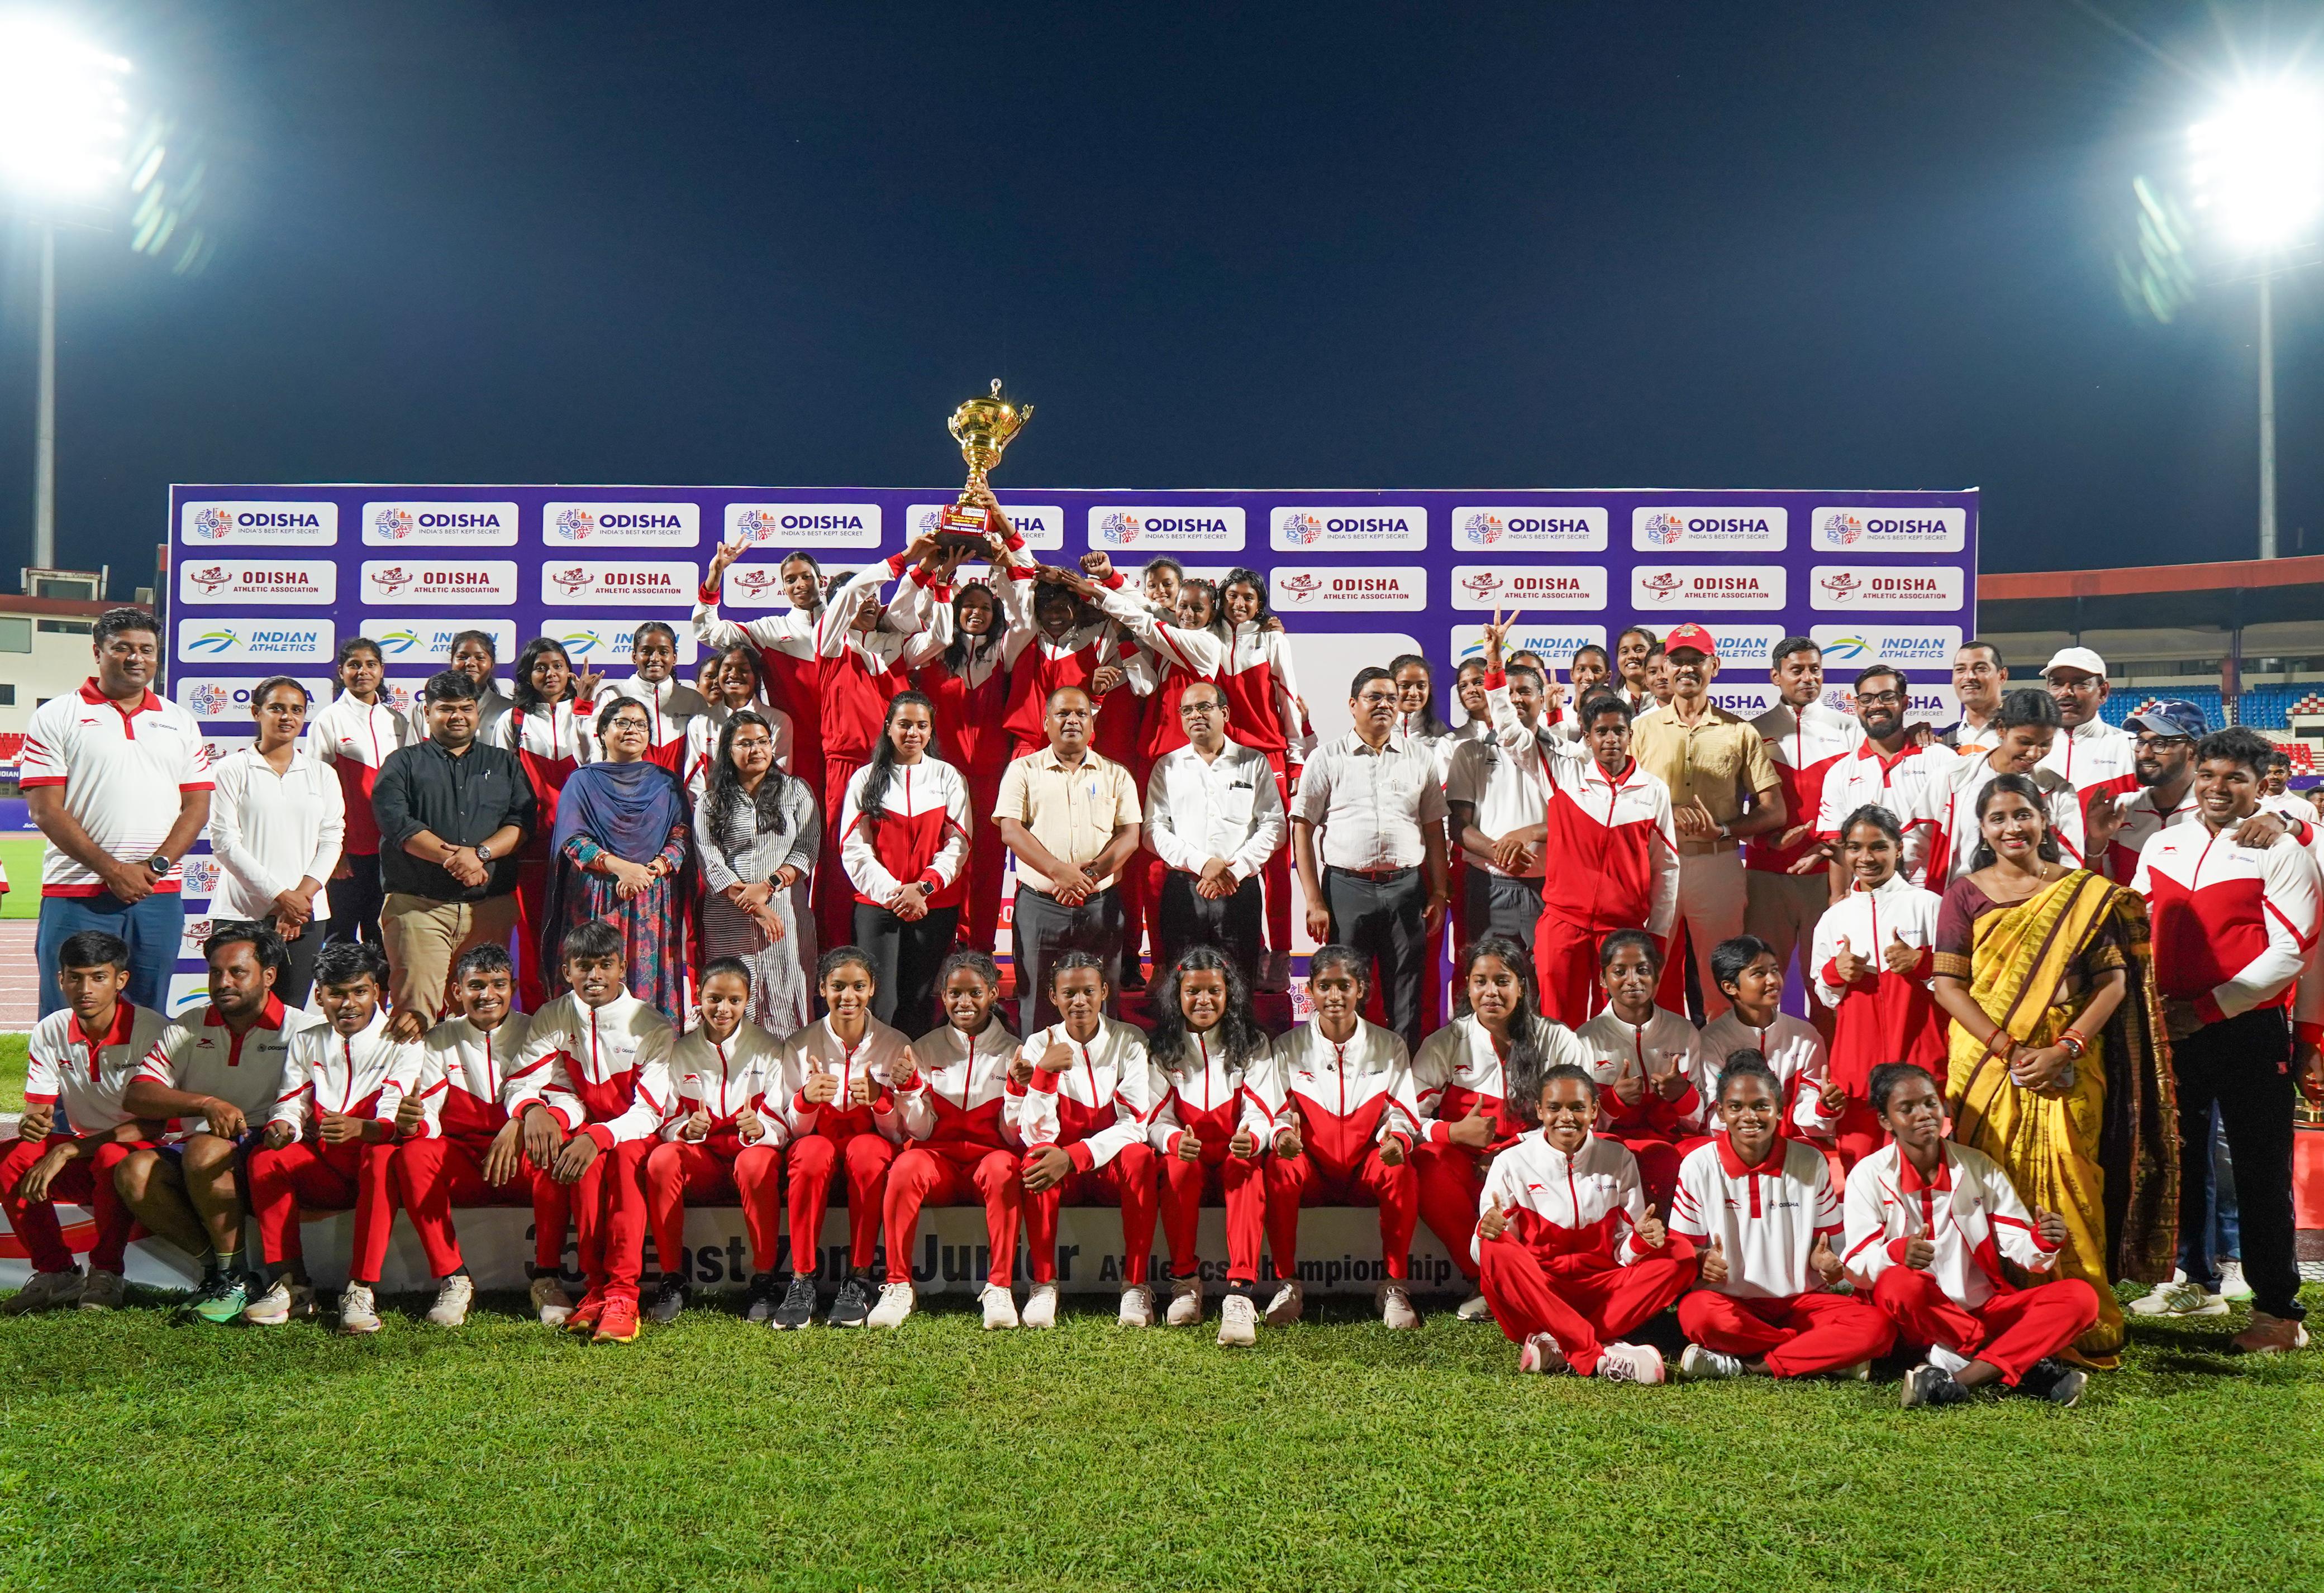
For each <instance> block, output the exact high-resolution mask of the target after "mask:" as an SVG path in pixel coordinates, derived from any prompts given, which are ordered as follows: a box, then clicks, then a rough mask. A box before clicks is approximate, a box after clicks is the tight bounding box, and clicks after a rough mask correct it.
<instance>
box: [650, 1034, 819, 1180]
mask: <svg viewBox="0 0 2324 1593" xmlns="http://www.w3.org/2000/svg"><path fill="white" fill-rule="evenodd" d="M669 1073H670V1078H671V1081H672V1083H671V1091H672V1092H673V1094H674V1095H675V1096H676V1098H677V1099H676V1100H675V1101H674V1102H673V1103H672V1105H671V1107H670V1110H669V1118H668V1119H666V1120H665V1121H664V1122H663V1124H662V1126H661V1137H663V1138H664V1139H686V1138H687V1132H686V1126H687V1122H688V1121H689V1120H690V1119H692V1118H693V1116H694V1113H695V1110H696V1108H700V1109H701V1110H703V1111H705V1112H706V1113H708V1114H709V1117H710V1132H709V1133H708V1134H707V1135H705V1137H703V1138H702V1139H700V1140H694V1141H691V1142H690V1143H694V1144H703V1143H715V1144H716V1145H717V1146H719V1148H721V1149H727V1148H739V1146H740V1143H741V1141H740V1138H739V1137H738V1135H737V1131H736V1122H737V1120H738V1119H740V1118H741V1117H742V1114H743V1113H744V1112H749V1113H750V1114H751V1115H752V1117H754V1118H756V1119H759V1121H760V1123H761V1125H763V1126H764V1128H766V1133H765V1134H764V1135H763V1136H761V1137H760V1138H758V1139H756V1140H753V1141H752V1144H754V1145H771V1146H781V1145H786V1144H788V1143H789V1141H790V1125H789V1123H788V1122H787V1121H786V1120H785V1119H784V1117H783V1110H782V1087H783V1047H782V1042H781V1041H779V1040H778V1039H776V1038H775V1037H774V1036H772V1035H770V1034H769V1033H768V1032H767V1031H766V1030H765V1029H763V1028H761V1027H759V1026H758V1025H757V1024H755V1023H752V1021H751V1020H750V1019H749V1018H747V1017H746V1018H744V1019H743V1020H742V1022H741V1023H739V1024H737V1025H735V1026H734V1032H733V1034H731V1035H729V1036H726V1037H725V1038H724V1040H714V1039H712V1038H711V1037H710V1034H709V1031H708V1030H706V1029H705V1028H704V1027H702V1026H701V1025H699V1024H696V1026H695V1027H692V1028H690V1029H688V1030H687V1031H686V1033H684V1034H683V1035H680V1036H678V1044H677V1045H675V1046H674V1047H673V1048H672V1049H671V1052H670V1061H669Z"/></svg>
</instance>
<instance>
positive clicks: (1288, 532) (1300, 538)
mask: <svg viewBox="0 0 2324 1593" xmlns="http://www.w3.org/2000/svg"><path fill="white" fill-rule="evenodd" d="M1283 534H1284V535H1285V536H1286V537H1288V538H1290V539H1292V540H1293V541H1294V542H1296V543H1299V544H1300V545H1301V546H1303V547H1305V545H1306V544H1308V543H1310V542H1320V541H1322V540H1323V521H1322V520H1319V519H1318V518H1316V517H1315V516H1314V515H1312V514H1286V515H1285V516H1284V517H1283Z"/></svg>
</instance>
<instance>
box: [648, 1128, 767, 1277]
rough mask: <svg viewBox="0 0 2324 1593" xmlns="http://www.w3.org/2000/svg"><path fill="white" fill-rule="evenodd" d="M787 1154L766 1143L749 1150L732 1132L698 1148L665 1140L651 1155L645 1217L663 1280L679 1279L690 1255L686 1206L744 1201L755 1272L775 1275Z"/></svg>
mask: <svg viewBox="0 0 2324 1593" xmlns="http://www.w3.org/2000/svg"><path fill="white" fill-rule="evenodd" d="M782 1182H783V1153H782V1148H781V1147H780V1146H774V1145H769V1144H768V1143H767V1142H766V1141H764V1140H761V1141H760V1142H759V1143H758V1144H756V1145H744V1144H742V1142H741V1141H740V1140H739V1139H737V1138H736V1137H734V1136H733V1134H732V1133H726V1134H715V1135H713V1136H711V1137H710V1138H709V1139H707V1140H705V1141H703V1142H701V1143H699V1144H694V1143H688V1142H687V1141H684V1140H675V1139H672V1140H664V1141H663V1142H662V1143H661V1144H659V1145H657V1146H654V1147H653V1148H652V1149H651V1150H650V1151H648V1152H647V1153H646V1160H645V1192H646V1217H647V1220H648V1221H649V1222H650V1224H651V1225H652V1228H653V1239H654V1254H655V1256H656V1257H659V1259H660V1262H661V1270H662V1275H663V1276H664V1277H680V1276H683V1275H684V1273H685V1268H684V1266H682V1265H681V1264H680V1263H679V1261H678V1257H680V1256H681V1255H683V1254H685V1251H686V1202H688V1201H716V1200H734V1201H739V1202H741V1203H742V1228H743V1230H744V1231H745V1232H747V1233H748V1234H749V1235H750V1236H751V1270H752V1272H754V1273H757V1272H772V1271H773V1270H774V1269H775V1251H776V1248H777V1247H778V1244H779V1239H780V1232H779V1225H780V1221H781V1217H782Z"/></svg>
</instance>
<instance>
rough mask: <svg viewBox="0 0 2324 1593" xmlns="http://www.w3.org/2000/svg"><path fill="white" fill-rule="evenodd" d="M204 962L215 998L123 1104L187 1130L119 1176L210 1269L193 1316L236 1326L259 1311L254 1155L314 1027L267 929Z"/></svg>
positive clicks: (182, 1017) (190, 1017) (133, 1204)
mask: <svg viewBox="0 0 2324 1593" xmlns="http://www.w3.org/2000/svg"><path fill="white" fill-rule="evenodd" d="M202 959H203V961H204V962H208V964H209V1000H208V1002H207V1003H205V1004H202V1005H198V1006H193V1007H189V1008H186V1009H185V1010H184V1011H183V1012H181V1013H180V1014H179V1015H178V1017H176V1018H174V1019H173V1020H171V1024H170V1026H169V1027H167V1028H165V1029H163V1030H162V1031H161V1038H160V1039H159V1040H157V1041H155V1042H154V1043H153V1049H152V1051H150V1052H149V1053H147V1054H146V1056H145V1060H144V1061H143V1063H141V1064H138V1069H137V1076H136V1077H135V1078H134V1079H132V1080H131V1081H130V1082H129V1088H128V1089H127V1090H126V1091H124V1092H123V1095H122V1098H121V1104H122V1108H123V1110H126V1111H129V1112H132V1113H134V1114H135V1115H136V1116H138V1117H140V1118H146V1119H155V1120H161V1119H169V1118H176V1119H180V1120H181V1121H183V1122H184V1123H185V1124H186V1126H187V1129H188V1132H187V1134H186V1136H185V1138H184V1139H183V1140H182V1141H180V1142H179V1143H178V1144H175V1145H161V1146H155V1147H153V1148H152V1149H139V1150H134V1151H132V1152H130V1153H129V1155H128V1156H124V1158H122V1162H121V1165H120V1166H119V1167H117V1168H115V1171H114V1175H113V1178H114V1188H115V1189H116V1190H118V1191H119V1192H120V1193H121V1198H122V1201H123V1202H124V1203H125V1204H126V1205H127V1206H128V1207H129V1209H130V1210H131V1211H134V1212H136V1213H137V1220H139V1221H140V1222H143V1224H144V1225H145V1227H146V1229H148V1230H149V1231H151V1232H152V1233H154V1234H156V1235H158V1236H159V1237H161V1238H165V1239H167V1240H169V1241H170V1242H171V1244H173V1245H176V1246H177V1247H178V1248H180V1249H181V1250H183V1251H185V1252H186V1254H187V1255H189V1256H191V1257H195V1258H196V1259H198V1261H200V1262H201V1264H202V1270H203V1276H202V1283H201V1286H200V1287H199V1288H198V1289H196V1290H195V1291H194V1294H193V1296H192V1297H191V1298H190V1299H189V1300H188V1301H187V1302H186V1305H187V1308H188V1309H189V1310H190V1311H191V1312H193V1313H194V1314H195V1315H197V1316H198V1317H200V1318H201V1319H202V1320H203V1321H212V1322H230V1321H235V1319H237V1318H239V1317H240V1316H241V1315H242V1312H243V1307H244V1306H245V1305H247V1304H249V1303H250V1290H251V1283H250V1279H249V1277H248V1276H247V1275H245V1274H244V1270H243V1266H242V1256H241V1251H242V1224H243V1218H244V1215H245V1213H246V1211H247V1207H246V1205H245V1203H244V1202H245V1201H246V1198H247V1195H248V1187H249V1186H248V1184H247V1183H245V1171H244V1166H243V1156H244V1149H245V1148H246V1147H247V1146H252V1145H254V1144H255V1143H256V1140H257V1137H258V1136H257V1132H256V1124H258V1123H263V1122H264V1121H265V1120H266V1118H267V1115H268V1114H269V1113H271V1112H272V1111H273V1110H274V1103H275V1102H276V1101H277V1100H280V1099H281V1094H282V1068H283V1064H284V1063H285V1061H286V1060H288V1058H289V1056H290V1054H291V1038H292V1036H295V1035H297V1034H298V1033H299V1031H300V1030H301V1029H304V1028H307V1027H309V1026H310V1025H311V1024H312V1023H313V1021H314V1020H313V1019H312V1018H310V1017H308V1016H307V1015H306V1014H305V1013H303V1012H292V1011H290V1010H288V1009H287V1008H284V1007H283V1005H282V1003H281V1001H280V1000H278V999H276V998H275V995H274V981H275V977H276V976H277V975H278V974H280V973H281V971H282V967H283V964H284V962H287V961H288V956H287V953H284V951H283V949H282V941H281V937H280V936H278V935H276V934H275V933H274V931H273V930H272V928H270V927H268V926H267V925H264V924H260V923H254V922H251V921H247V920H242V919H235V920H231V921H229V922H226V923H224V924H220V925H217V927H215V928H214V929H212V930H211V931H210V937H209V938H208V940H206V941H204V942H203V943H202ZM254 1119H255V1121H254Z"/></svg>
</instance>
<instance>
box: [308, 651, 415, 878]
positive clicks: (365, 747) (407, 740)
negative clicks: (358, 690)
mask: <svg viewBox="0 0 2324 1593" xmlns="http://www.w3.org/2000/svg"><path fill="white" fill-rule="evenodd" d="M420 739H421V737H420V735H419V734H417V733H416V732H414V731H413V730H412V728H411V721H410V720H409V719H407V718H405V717H404V716H403V715H402V714H398V713H397V712H396V711H395V710H394V709H393V708H391V707H389V706H388V704H387V699H386V697H385V696H384V695H383V696H381V698H380V699H379V700H378V701H377V702H373V703H365V702H363V701H361V700H359V699H358V698H356V697H355V696H354V695H352V694H350V693H346V692H342V693H341V694H340V695H338V696H337V697H334V698H333V699H332V700H331V702H330V704H329V705H328V706H327V707H326V708H324V709H322V710H321V711H320V712H318V714H316V715H315V717H314V719H313V721H312V722H311V723H309V725H308V726H307V745H308V747H309V749H310V750H312V751H313V752H314V754H315V756H316V757H318V758H319V759H321V760H323V761H324V762H326V763H327V764H329V765H330V766H331V769H332V771H333V772H334V773H336V774H337V776H338V777H339V790H340V791H341V792H342V793H343V794H344V795H345V796H346V801H347V833H346V841H345V843H344V844H345V849H346V854H347V855H348V856H350V857H376V856H377V855H379V821H378V820H377V819H375V818H374V817H373V816H372V810H371V790H372V787H373V785H374V783H375V782H376V781H377V780H378V778H379V766H380V765H381V764H383V763H384V762H386V761H387V755H388V754H389V753H391V752H393V751H396V750H400V749H401V748H404V747H409V746H410V745H411V744H412V743H413V742H414V741H419V740H420Z"/></svg>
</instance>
